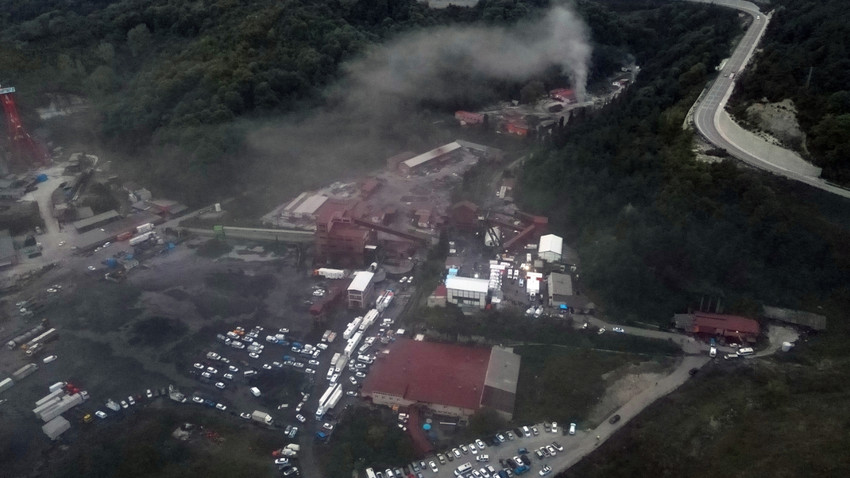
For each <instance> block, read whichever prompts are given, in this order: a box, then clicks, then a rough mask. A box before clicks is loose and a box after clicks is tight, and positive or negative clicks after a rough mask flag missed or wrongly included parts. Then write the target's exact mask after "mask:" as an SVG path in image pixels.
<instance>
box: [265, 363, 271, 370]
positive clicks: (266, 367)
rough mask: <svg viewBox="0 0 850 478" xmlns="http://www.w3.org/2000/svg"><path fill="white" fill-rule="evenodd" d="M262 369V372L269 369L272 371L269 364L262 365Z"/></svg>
mask: <svg viewBox="0 0 850 478" xmlns="http://www.w3.org/2000/svg"><path fill="white" fill-rule="evenodd" d="M263 369H264V370H271V369H272V366H271V365H269V364H267V363H264V364H263Z"/></svg>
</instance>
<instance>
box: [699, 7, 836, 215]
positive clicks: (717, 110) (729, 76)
mask: <svg viewBox="0 0 850 478" xmlns="http://www.w3.org/2000/svg"><path fill="white" fill-rule="evenodd" d="M688 1H691V2H697V3H711V4H715V5H720V6H724V7H729V8H734V9H736V10H739V11H742V12H744V13H746V14H748V15H750V16H752V17H753V23H752V24H751V25H750V28H748V29H747V32H746V34H744V37H743V38H742V39H741V42H740V43H739V44H738V46H737V47H735V50H734V51H733V53H732V56H731V57H730V58H729V60H728V61H727V62H726V65H725V67H724V68H723V71H722V72H721V74H720V76H718V78H717V79H716V80H715V81H714V83H713V84H712V85H711V87H710V88H709V89H708V91H707V92H706V93H705V94H704V95H703V96H702V98H700V99H699V100H697V101H698V104H697V107H696V109H695V111H694V125H695V126H696V128H697V130H698V131H699V132H700V133H701V134H702V135H703V137H705V138H706V140H708V141H709V142H711V143H712V144H714V145H715V146H717V147H718V148H722V149H724V150H726V151H727V152H728V153H729V154H731V155H732V156H734V157H735V158H738V159H739V160H741V161H743V162H745V163H747V164H749V165H751V166H754V167H756V168H759V169H762V170H765V171H769V172H771V173H773V174H778V175H780V176H783V177H786V178H788V179H792V180H795V181H800V182H803V183H806V184H808V185H810V186H814V187H816V188H818V189H821V190H824V191H827V192H830V193H833V194H838V195H840V196H843V197H846V198H850V190H847V189H843V188H840V187H837V186H834V185H832V184H829V183H827V182H826V181H824V180H823V179H820V178H819V177H817V176H816V175H810V174H806V172H811V169H809V168H795V167H792V166H790V165H789V164H787V163H785V162H783V161H780V160H779V158H777V157H772V156H771V155H770V154H766V153H765V152H764V151H755V150H753V149H752V148H747V146H746V145H744V144H736V143H734V142H733V141H732V140H731V139H730V135H729V134H728V132H727V131H725V129H724V127H723V126H722V125H721V121H720V117H721V113H722V112H723V108H724V107H725V105H726V101H727V100H728V99H729V96H730V95H731V94H732V89H733V88H734V86H735V78H736V77H737V75H738V74H739V73H740V72H741V71H742V70H743V69H744V67H745V66H746V64H747V62H748V61H749V59H750V57H751V56H752V54H753V51H754V50H755V48H756V46H757V45H758V42H759V41H760V40H761V37H762V35H763V34H764V31H765V30H766V29H767V25H768V22H769V21H770V15H765V14H763V13H761V11H759V8H758V7H757V6H756V5H754V4H753V3H750V2H742V1H736V0H713V1H711V0H688ZM807 169H808V171H807Z"/></svg>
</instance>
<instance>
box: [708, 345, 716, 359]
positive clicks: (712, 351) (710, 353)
mask: <svg viewBox="0 0 850 478" xmlns="http://www.w3.org/2000/svg"><path fill="white" fill-rule="evenodd" d="M708 356H709V357H711V358H714V357H717V347H711V348H709V349H708Z"/></svg>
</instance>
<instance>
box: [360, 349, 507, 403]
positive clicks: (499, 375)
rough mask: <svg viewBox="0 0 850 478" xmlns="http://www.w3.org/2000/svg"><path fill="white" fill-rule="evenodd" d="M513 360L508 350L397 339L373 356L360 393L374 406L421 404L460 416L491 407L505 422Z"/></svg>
mask: <svg viewBox="0 0 850 478" xmlns="http://www.w3.org/2000/svg"><path fill="white" fill-rule="evenodd" d="M519 363H520V357H519V356H518V355H516V354H514V353H513V352H512V351H511V350H510V349H502V348H498V347H493V348H485V347H466V346H461V345H455V344H441V343H435V342H419V341H414V340H409V339H398V340H397V341H396V342H395V343H393V344H392V345H391V346H390V347H389V348H388V349H387V351H386V353H381V354H378V359H377V360H376V361H375V364H374V365H373V366H372V371H371V372H370V373H369V376H368V378H367V379H366V382H365V383H364V385H363V389H362V390H361V395H362V396H364V397H369V398H370V399H371V400H372V402H373V403H375V404H377V405H386V406H389V407H392V406H399V407H409V406H411V405H414V404H421V405H424V406H427V407H428V408H429V409H431V410H432V411H434V412H435V413H440V414H444V415H449V416H455V417H462V418H465V417H469V416H470V415H472V414H473V413H475V412H476V411H477V410H478V409H480V408H481V407H491V408H494V409H496V410H497V411H499V412H500V414H502V415H503V416H504V417H506V418H507V419H509V420H510V418H511V417H512V416H513V406H514V401H515V398H516V384H517V379H518V378H519Z"/></svg>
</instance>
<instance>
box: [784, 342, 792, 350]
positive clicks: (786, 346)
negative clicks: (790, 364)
mask: <svg viewBox="0 0 850 478" xmlns="http://www.w3.org/2000/svg"><path fill="white" fill-rule="evenodd" d="M792 348H794V344H792V343H791V342H782V351H783V352H787V351H789V350H791V349H792Z"/></svg>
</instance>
